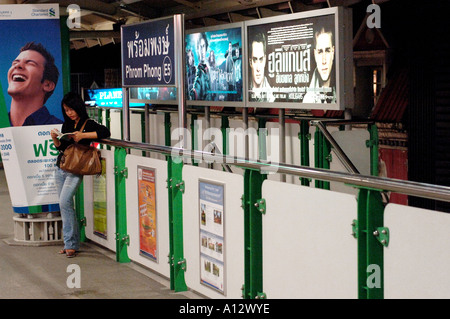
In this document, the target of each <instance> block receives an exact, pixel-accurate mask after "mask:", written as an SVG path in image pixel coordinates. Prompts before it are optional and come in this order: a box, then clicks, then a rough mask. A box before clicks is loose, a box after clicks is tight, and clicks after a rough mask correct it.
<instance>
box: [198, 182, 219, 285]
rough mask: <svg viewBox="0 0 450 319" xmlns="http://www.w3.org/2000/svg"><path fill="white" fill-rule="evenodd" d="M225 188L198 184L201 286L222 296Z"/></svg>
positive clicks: (205, 183) (209, 183)
mask: <svg viewBox="0 0 450 319" xmlns="http://www.w3.org/2000/svg"><path fill="white" fill-rule="evenodd" d="M224 188H225V186H224V185H222V184H216V183H211V182H207V181H199V207H200V212H199V222H200V282H201V283H202V284H204V285H206V286H208V287H211V288H213V289H215V290H217V291H219V292H221V293H223V294H225V287H224V283H225V259H224V254H225V247H224V243H225V241H224V234H225V232H224V217H225V206H224V203H225V201H224Z"/></svg>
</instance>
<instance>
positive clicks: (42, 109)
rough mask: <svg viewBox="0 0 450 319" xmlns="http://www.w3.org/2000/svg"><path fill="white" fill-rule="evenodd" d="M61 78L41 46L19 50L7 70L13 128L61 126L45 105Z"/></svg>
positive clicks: (10, 118) (26, 46) (50, 56)
mask: <svg viewBox="0 0 450 319" xmlns="http://www.w3.org/2000/svg"><path fill="white" fill-rule="evenodd" d="M58 77H59V71H58V68H57V67H56V65H55V59H54V58H53V56H52V55H51V54H50V53H49V52H48V51H47V50H46V49H45V48H44V47H43V46H42V45H41V44H40V43H34V42H29V43H27V44H25V46H23V47H22V48H21V49H20V53H19V55H18V56H17V57H16V59H15V60H14V61H13V62H12V65H11V67H10V69H9V71H8V94H9V95H10V96H11V98H12V100H11V109H10V113H9V120H10V122H11V126H26V125H44V124H60V123H62V121H61V120H60V119H58V118H57V117H55V116H53V115H51V114H50V112H49V111H48V109H47V107H46V106H45V105H44V104H45V102H46V101H47V100H48V98H49V97H50V96H51V95H52V94H53V91H54V90H55V87H56V83H57V82H58Z"/></svg>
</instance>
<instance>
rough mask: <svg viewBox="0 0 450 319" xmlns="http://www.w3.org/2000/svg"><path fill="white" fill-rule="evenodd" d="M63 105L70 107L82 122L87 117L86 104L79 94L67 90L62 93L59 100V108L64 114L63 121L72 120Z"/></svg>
mask: <svg viewBox="0 0 450 319" xmlns="http://www.w3.org/2000/svg"><path fill="white" fill-rule="evenodd" d="M64 105H66V106H68V107H70V108H71V109H73V110H74V111H75V112H76V113H77V114H78V116H79V117H80V121H82V122H84V121H85V120H87V119H88V118H89V115H88V114H87V111H86V104H84V101H83V99H82V98H81V96H80V95H79V94H77V93H75V92H69V93H67V94H66V95H64V97H63V99H62V101H61V110H62V113H63V116H64V121H66V122H67V121H69V122H70V121H72V120H71V119H70V118H69V117H68V116H67V114H66V112H65V111H64Z"/></svg>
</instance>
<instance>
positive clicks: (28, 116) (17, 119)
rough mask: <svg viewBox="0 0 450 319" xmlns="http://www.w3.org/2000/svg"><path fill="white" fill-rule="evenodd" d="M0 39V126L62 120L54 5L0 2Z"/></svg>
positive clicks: (57, 14) (57, 7) (58, 50)
mask: <svg viewBox="0 0 450 319" xmlns="http://www.w3.org/2000/svg"><path fill="white" fill-rule="evenodd" d="M30 26H31V27H30ZM0 41H1V43H4V44H5V45H3V46H2V49H1V50H0V89H2V92H1V94H0V99H2V96H3V99H2V101H0V108H1V109H0V115H1V116H2V120H1V121H0V127H6V126H29V125H47V124H60V123H62V122H63V115H62V110H61V100H62V97H63V86H62V80H61V78H62V52H61V31H60V20H59V6H58V4H6V5H0ZM6 44H7V45H6ZM25 61H28V62H27V63H26V64H25ZM30 61H33V63H34V65H31V62H30ZM35 79H38V81H36V80H35ZM5 117H6V118H5Z"/></svg>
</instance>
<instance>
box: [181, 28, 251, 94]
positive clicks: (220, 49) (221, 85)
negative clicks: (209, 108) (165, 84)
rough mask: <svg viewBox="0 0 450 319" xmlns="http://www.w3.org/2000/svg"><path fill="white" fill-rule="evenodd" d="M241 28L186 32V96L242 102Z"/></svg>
mask: <svg viewBox="0 0 450 319" xmlns="http://www.w3.org/2000/svg"><path fill="white" fill-rule="evenodd" d="M241 33H242V29H241V27H238V28H230V29H222V30H215V31H206V32H197V33H192V34H188V35H186V81H185V85H186V99H187V100H191V101H220V102H230V101H231V102H233V101H236V102H241V101H242V100H243V99H242V38H241Z"/></svg>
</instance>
